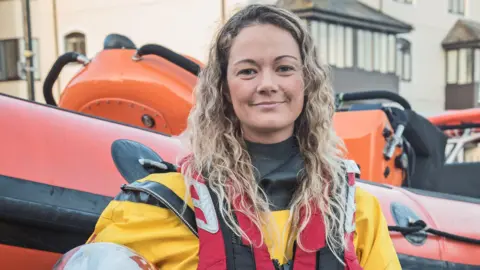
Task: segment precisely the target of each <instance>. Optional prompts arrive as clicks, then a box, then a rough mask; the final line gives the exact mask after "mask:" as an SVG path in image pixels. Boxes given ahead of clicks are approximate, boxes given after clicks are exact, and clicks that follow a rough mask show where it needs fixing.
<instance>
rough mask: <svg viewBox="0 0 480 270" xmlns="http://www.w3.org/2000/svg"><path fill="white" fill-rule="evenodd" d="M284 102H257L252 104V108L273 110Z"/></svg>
mask: <svg viewBox="0 0 480 270" xmlns="http://www.w3.org/2000/svg"><path fill="white" fill-rule="evenodd" d="M283 103H285V101H268V102H259V103H254V104H253V106H254V107H257V108H261V109H275V108H276V107H278V106H280V105H282V104H283Z"/></svg>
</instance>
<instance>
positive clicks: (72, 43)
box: [65, 32, 87, 55]
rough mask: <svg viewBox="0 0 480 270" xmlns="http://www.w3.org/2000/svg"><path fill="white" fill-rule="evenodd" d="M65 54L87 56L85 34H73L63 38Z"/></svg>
mask: <svg viewBox="0 0 480 270" xmlns="http://www.w3.org/2000/svg"><path fill="white" fill-rule="evenodd" d="M65 52H77V53H79V54H83V55H87V50H86V45H85V34H83V33H79V32H73V33H70V34H68V35H66V36H65Z"/></svg>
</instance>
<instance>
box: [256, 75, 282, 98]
mask: <svg viewBox="0 0 480 270" xmlns="http://www.w3.org/2000/svg"><path fill="white" fill-rule="evenodd" d="M278 90H279V86H278V83H277V82H276V80H275V74H274V73H273V72H270V71H265V72H262V74H261V76H260V82H259V84H258V86H257V91H258V92H259V93H261V94H271V93H276V92H277V91H278Z"/></svg>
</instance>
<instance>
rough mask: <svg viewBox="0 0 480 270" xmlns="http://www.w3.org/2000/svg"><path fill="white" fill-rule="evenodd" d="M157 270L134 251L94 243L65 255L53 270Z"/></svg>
mask: <svg viewBox="0 0 480 270" xmlns="http://www.w3.org/2000/svg"><path fill="white" fill-rule="evenodd" d="M100 269H102V270H110V269H112V270H113V269H122V270H156V268H155V266H154V265H152V264H151V263H149V262H148V261H147V260H146V259H145V258H143V257H142V256H140V255H138V253H136V252H135V251H133V250H132V249H130V248H128V247H126V246H122V245H118V244H114V243H104V242H99V243H92V244H85V245H81V246H78V247H76V248H74V249H72V250H70V251H68V252H67V253H65V254H64V255H63V256H62V257H61V258H60V259H59V260H58V261H57V263H56V264H55V266H54V267H53V270H100Z"/></svg>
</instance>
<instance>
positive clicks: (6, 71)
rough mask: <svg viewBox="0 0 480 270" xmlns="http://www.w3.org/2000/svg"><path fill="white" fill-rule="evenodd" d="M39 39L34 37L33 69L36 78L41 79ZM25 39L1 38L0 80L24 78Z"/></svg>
mask: <svg viewBox="0 0 480 270" xmlns="http://www.w3.org/2000/svg"><path fill="white" fill-rule="evenodd" d="M38 46H39V45H38V39H32V51H33V63H32V66H33V71H34V78H35V80H40V69H39V67H40V61H39V55H38V53H39V47H38ZM25 50H26V48H25V41H24V39H8V40H0V81H12V80H24V79H25V78H26V70H25V64H26V59H25V55H24V52H25Z"/></svg>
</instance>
